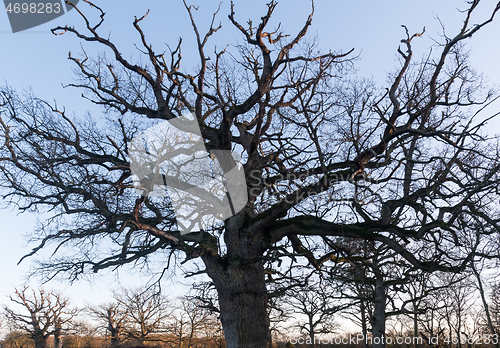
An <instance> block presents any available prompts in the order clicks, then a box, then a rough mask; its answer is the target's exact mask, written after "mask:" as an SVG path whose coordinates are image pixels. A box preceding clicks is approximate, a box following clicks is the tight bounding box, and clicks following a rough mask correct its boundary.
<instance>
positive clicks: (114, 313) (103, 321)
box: [87, 302, 127, 346]
mask: <svg viewBox="0 0 500 348" xmlns="http://www.w3.org/2000/svg"><path fill="white" fill-rule="evenodd" d="M87 311H88V312H89V313H90V315H91V316H92V317H93V318H94V319H95V320H96V321H97V322H98V323H99V325H100V327H103V328H105V330H106V331H107V332H109V334H110V336H111V345H112V346H117V345H118V344H120V342H121V340H122V336H123V334H124V331H125V321H126V319H127V312H126V311H125V310H123V309H122V307H121V306H120V305H119V303H118V302H110V303H106V304H101V305H99V306H89V307H87Z"/></svg>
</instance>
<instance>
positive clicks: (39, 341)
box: [33, 335, 47, 348]
mask: <svg viewBox="0 0 500 348" xmlns="http://www.w3.org/2000/svg"><path fill="white" fill-rule="evenodd" d="M33 340H34V341H35V348H47V338H46V337H40V336H38V335H35V337H33Z"/></svg>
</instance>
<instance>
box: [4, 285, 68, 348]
mask: <svg viewBox="0 0 500 348" xmlns="http://www.w3.org/2000/svg"><path fill="white" fill-rule="evenodd" d="M10 300H11V301H12V302H13V303H15V304H17V305H18V307H20V308H21V310H17V309H12V308H10V307H7V306H6V307H5V313H6V317H7V319H8V321H9V322H10V323H12V325H13V326H14V328H16V329H17V330H21V331H22V332H25V333H27V334H29V335H30V337H31V338H33V340H34V341H35V347H36V348H45V347H47V340H48V338H49V336H51V335H54V337H55V340H54V344H57V343H58V340H59V338H60V335H61V334H62V331H63V330H64V329H65V328H66V327H67V324H68V323H69V322H70V321H71V319H72V318H73V317H74V316H75V315H76V313H77V311H76V310H75V309H71V308H70V307H69V301H68V300H67V299H65V298H64V297H63V296H62V295H61V294H60V293H58V292H54V291H49V292H46V291H45V290H43V289H40V290H38V291H37V290H34V289H30V288H28V287H26V286H25V287H23V288H22V289H16V290H15V293H14V294H13V295H11V296H10Z"/></svg>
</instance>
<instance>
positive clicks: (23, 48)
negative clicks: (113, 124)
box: [0, 0, 500, 303]
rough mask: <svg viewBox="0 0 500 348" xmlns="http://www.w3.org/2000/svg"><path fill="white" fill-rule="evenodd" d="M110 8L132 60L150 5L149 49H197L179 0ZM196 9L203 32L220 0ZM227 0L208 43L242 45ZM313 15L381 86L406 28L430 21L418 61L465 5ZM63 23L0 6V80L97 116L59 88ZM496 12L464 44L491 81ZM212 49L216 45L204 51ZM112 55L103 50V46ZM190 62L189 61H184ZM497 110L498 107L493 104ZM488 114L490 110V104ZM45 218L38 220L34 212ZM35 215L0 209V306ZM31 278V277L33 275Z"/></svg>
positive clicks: (327, 37)
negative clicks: (34, 19)
mask: <svg viewBox="0 0 500 348" xmlns="http://www.w3.org/2000/svg"><path fill="white" fill-rule="evenodd" d="M95 3H96V4H97V5H99V6H101V7H102V8H103V9H104V11H105V12H106V13H107V15H106V21H105V22H104V24H103V26H102V28H101V33H102V35H103V36H108V33H109V36H110V38H111V39H112V40H114V41H115V43H116V45H117V46H118V48H119V50H120V51H121V52H122V53H124V56H125V57H131V56H132V55H134V56H137V55H138V54H137V51H136V50H135V49H134V43H137V42H138V35H137V33H136V32H135V30H134V29H133V27H132V22H133V20H134V16H138V17H139V16H142V15H144V14H145V13H146V12H147V10H148V9H150V11H151V12H150V14H149V15H148V17H147V18H146V19H145V20H144V21H143V22H142V26H143V29H144V31H145V33H146V34H147V36H148V39H149V40H150V42H152V43H153V48H155V49H156V50H158V51H163V50H165V49H166V46H165V43H168V44H169V45H171V46H175V45H176V44H177V40H178V38H179V37H180V36H182V37H183V42H184V46H183V47H184V48H183V55H184V60H185V63H191V64H196V54H195V52H194V46H193V42H194V41H193V40H194V34H193V33H192V31H191V28H190V23H189V18H188V15H187V13H186V10H185V9H184V7H183V5H182V1H181V0H163V1H160V0H157V1H154V0H145V1H137V0H134V1H132V0H95ZM265 3H266V1H262V0H257V1H252V2H250V1H243V0H236V1H235V10H236V18H238V19H239V20H240V21H241V22H242V23H246V21H247V19H249V18H252V19H253V20H254V23H256V22H257V21H258V20H259V18H260V17H261V16H262V15H263V14H264V13H265V11H266V10H267V7H266V5H265ZM195 4H197V5H200V8H199V11H197V12H196V13H195V17H196V19H197V20H198V22H199V29H200V31H202V32H203V31H204V29H206V28H207V27H208V23H209V20H210V19H211V14H212V12H213V10H214V9H216V8H217V6H218V4H219V2H218V1H213V0H205V1H201V0H198V1H196V2H195ZM493 5H494V2H493V1H491V0H489V1H484V4H483V5H482V7H481V8H480V9H479V11H478V13H477V16H476V18H477V19H475V20H473V22H479V21H482V20H484V19H485V18H486V16H488V14H489V12H488V10H491V9H492V6H493ZM229 6H230V2H229V1H224V2H223V3H222V5H221V11H220V13H219V17H218V18H219V21H220V22H222V29H221V31H220V32H218V33H217V34H215V36H214V37H213V39H212V41H211V42H212V43H213V44H214V45H217V47H219V48H220V47H224V46H225V45H227V44H235V43H237V42H241V40H242V37H241V35H240V33H239V32H238V31H237V30H236V29H235V28H234V27H232V26H231V25H230V24H229V23H228V20H227V14H228V12H229ZM315 6H316V11H315V17H314V20H313V26H312V28H311V29H310V32H309V37H310V38H312V37H314V36H317V37H318V38H319V40H320V41H319V42H320V47H321V49H322V50H323V51H328V50H330V49H331V50H333V51H340V50H343V51H347V50H350V49H351V48H354V49H355V54H356V55H357V54H359V55H360V59H359V61H358V62H357V66H358V68H359V74H360V75H361V76H364V77H373V78H374V79H375V81H376V82H377V83H378V84H379V85H381V86H382V85H384V84H386V75H387V73H388V72H390V71H394V68H395V67H396V66H397V60H396V50H397V48H398V45H399V43H400V40H401V39H402V38H403V37H404V30H403V29H402V28H401V25H402V24H405V25H406V26H407V27H408V29H409V31H410V32H411V33H413V32H420V31H421V30H422V28H423V27H424V26H425V27H426V33H425V35H424V36H423V38H421V39H419V40H415V41H414V55H415V57H420V56H421V55H424V54H425V53H426V52H427V49H428V48H429V47H430V46H431V45H432V44H433V41H432V39H437V40H439V39H440V35H441V33H442V31H441V28H440V25H439V22H438V20H437V19H436V18H437V16H439V18H440V19H441V21H442V22H443V24H444V25H445V27H446V32H447V33H449V35H453V34H454V33H456V29H457V28H458V27H459V26H460V25H461V20H462V15H461V14H460V13H459V12H458V11H457V10H456V6H459V7H461V8H462V9H463V8H465V1H458V0H439V1H436V0H419V1H415V0H412V1H401V0H315ZM80 7H81V8H82V10H83V11H84V12H86V13H92V12H91V11H90V9H89V7H88V6H87V5H86V4H84V3H83V2H82V1H80ZM310 8H311V4H310V2H309V1H307V0H282V1H281V2H279V4H278V7H277V9H276V12H275V15H274V20H273V21H272V23H271V27H272V26H276V25H277V24H278V23H279V22H281V23H282V27H283V28H284V30H285V32H287V33H290V34H294V33H296V32H297V30H299V29H300V28H301V27H302V25H303V23H304V21H305V19H306V18H307V16H308V14H309V11H310ZM65 24H69V25H72V26H77V27H79V28H82V24H83V23H82V20H81V18H79V16H78V14H77V13H76V11H71V12H69V13H68V14H66V15H64V16H62V17H60V18H58V19H56V20H54V21H52V22H49V23H46V24H44V25H41V26H38V27H36V28H33V29H30V30H27V31H25V32H20V33H16V34H13V33H12V32H11V31H10V26H9V23H8V19H7V15H6V12H3V11H0V43H1V47H2V53H1V54H0V79H2V80H3V81H2V83H4V84H8V85H10V86H12V87H15V88H16V89H18V90H21V89H23V88H24V89H28V88H31V89H32V90H33V92H34V93H35V94H36V95H37V96H38V97H41V98H44V99H46V100H57V103H58V105H60V106H65V107H66V109H67V110H68V111H70V112H74V113H75V114H78V115H81V114H82V113H84V112H85V111H86V110H90V111H91V112H92V113H93V114H94V115H98V114H99V110H98V109H97V108H95V106H93V105H91V104H89V103H88V102H86V101H84V100H83V99H82V98H80V94H81V91H79V90H75V89H71V88H63V87H62V85H61V84H66V83H71V82H72V78H73V76H74V75H73V73H72V69H73V66H72V64H71V62H70V61H69V60H68V59H66V58H67V54H68V51H70V50H71V51H72V52H75V53H76V52H79V51H80V50H81V48H80V42H79V40H78V39H77V38H76V37H74V36H72V35H70V34H66V35H62V36H57V37H56V36H54V35H52V34H51V33H50V31H49V30H50V29H51V28H53V27H54V26H57V25H65ZM499 34H500V15H499V18H497V20H496V22H494V23H493V24H491V25H490V26H488V27H486V28H484V30H482V31H480V32H479V33H478V34H477V35H476V36H475V37H473V39H472V40H469V41H468V42H467V44H468V47H469V48H471V49H472V51H471V60H472V62H473V65H474V66H475V67H476V68H477V69H478V70H479V71H481V72H483V73H484V74H485V75H486V76H487V77H488V78H489V80H490V81H491V83H494V84H497V85H500V68H499V65H498V64H499V63H498V62H500V40H498V37H499ZM84 48H85V49H86V51H87V52H88V53H89V54H92V53H93V52H96V48H98V49H102V48H100V47H96V46H95V45H89V44H87V43H85V44H84ZM207 51H209V52H211V51H213V50H207ZM108 53H109V52H108ZM185 66H186V65H185ZM494 108H496V109H497V110H498V109H500V105H498V103H497V104H496V106H494ZM492 110H493V109H492ZM499 124H500V123H499V122H497V123H492V126H491V127H490V128H489V129H490V131H493V132H495V133H497V132H498V130H497V128H498V125H499ZM38 218H40V219H43V216H41V217H38ZM36 219H37V217H36V216H35V215H33V214H31V215H30V214H22V215H17V212H16V211H15V210H11V209H3V210H2V209H0V221H1V222H2V223H1V224H0V240H1V241H2V242H1V243H0V265H1V268H0V270H1V271H0V272H1V274H0V303H2V302H3V303H5V302H6V297H5V295H6V294H7V293H9V292H11V291H12V289H13V288H14V286H18V285H20V284H22V283H23V281H24V280H23V276H24V274H25V272H26V271H27V269H28V268H29V266H30V262H29V260H27V261H24V262H23V263H22V264H21V265H20V266H17V265H16V263H17V261H18V260H19V258H20V257H21V256H22V255H23V254H25V253H26V252H28V251H29V247H27V246H26V238H25V237H26V236H29V234H30V232H31V230H32V227H33V226H34V224H35V223H36ZM120 279H121V280H122V281H123V282H124V284H125V285H136V286H137V285H140V284H141V283H143V282H145V281H146V280H147V278H145V277H142V278H141V277H139V275H138V272H136V273H135V274H128V272H122V273H121V276H120ZM33 283H34V284H36V280H34V281H33ZM117 284H118V283H117V282H116V280H115V278H114V277H113V276H112V275H108V276H106V277H101V278H99V279H95V280H94V281H92V282H91V283H90V282H79V283H77V284H75V285H73V286H72V287H68V286H66V285H65V284H63V283H57V282H52V283H50V284H48V285H46V287H49V288H57V289H60V290H63V291H64V292H65V293H67V294H68V295H69V296H71V297H73V298H74V299H75V301H76V302H79V303H83V302H85V301H92V302H100V301H101V300H105V299H107V298H108V296H109V294H110V290H109V289H111V288H113V287H116V286H117Z"/></svg>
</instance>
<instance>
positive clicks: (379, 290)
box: [372, 270, 386, 348]
mask: <svg viewBox="0 0 500 348" xmlns="http://www.w3.org/2000/svg"><path fill="white" fill-rule="evenodd" d="M374 273H375V300H374V309H373V321H372V334H373V348H384V347H385V300H386V299H385V286H384V277H383V275H382V274H380V272H378V271H376V270H374Z"/></svg>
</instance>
